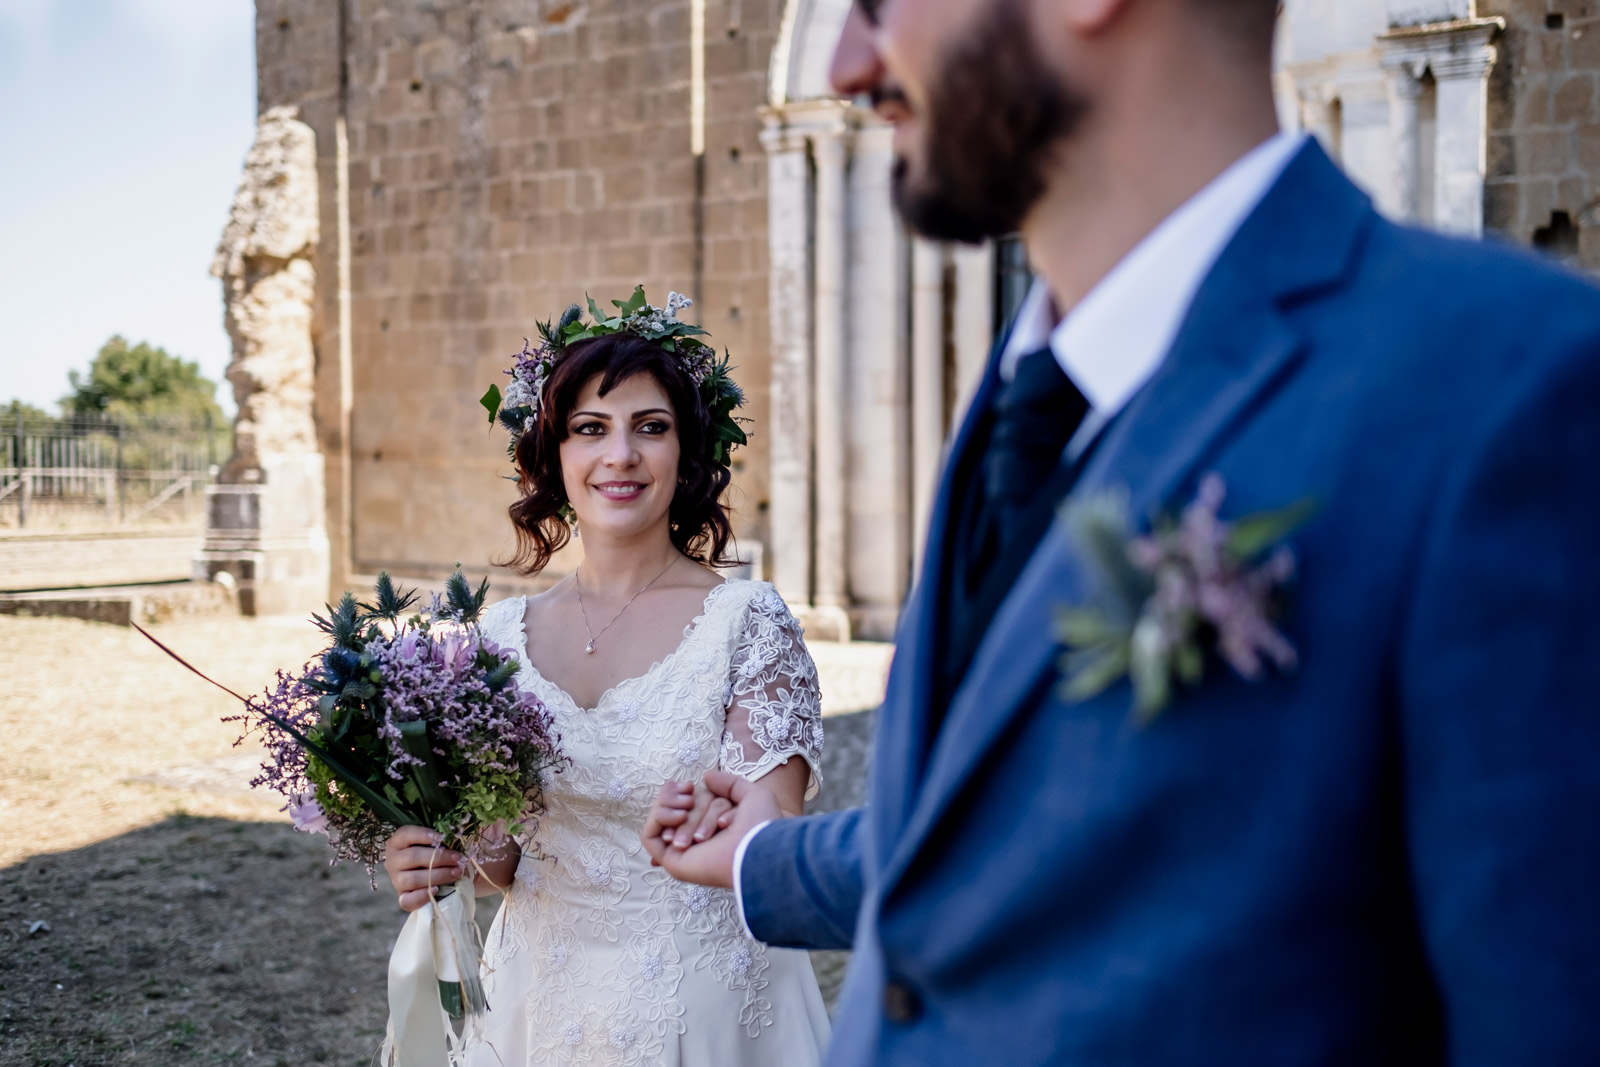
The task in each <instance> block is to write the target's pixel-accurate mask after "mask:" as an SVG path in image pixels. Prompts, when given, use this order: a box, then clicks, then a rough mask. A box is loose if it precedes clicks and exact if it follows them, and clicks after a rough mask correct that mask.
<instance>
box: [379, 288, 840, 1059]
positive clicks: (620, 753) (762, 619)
mask: <svg viewBox="0 0 1600 1067" xmlns="http://www.w3.org/2000/svg"><path fill="white" fill-rule="evenodd" d="M686 304H687V301H686V300H684V298H681V297H678V296H677V295H676V294H674V296H673V299H672V300H669V302H668V307H667V308H666V309H665V310H660V309H656V308H652V307H650V306H649V305H648V304H645V303H644V300H643V294H642V293H636V294H635V296H634V299H633V300H632V301H630V302H628V303H627V304H618V307H619V308H621V309H622V312H623V313H624V314H622V315H620V316H618V317H615V318H612V319H610V320H609V326H608V325H607V324H604V323H602V324H601V325H600V326H599V327H598V328H597V327H595V326H593V325H591V326H588V327H585V326H584V324H583V323H582V322H581V320H580V319H579V317H578V316H577V315H576V314H575V309H574V311H569V312H568V314H567V316H565V317H564V318H563V319H562V322H561V325H560V326H559V327H557V328H555V329H553V330H552V329H549V328H548V327H542V328H541V333H542V334H544V337H545V343H544V344H543V346H542V347H541V348H540V349H538V350H537V351H530V350H529V349H527V348H525V349H524V351H523V354H522V356H520V357H519V361H518V364H517V366H516V367H515V368H514V369H513V371H512V372H511V373H512V384H511V386H510V387H509V388H508V390H507V395H506V409H507V413H506V414H503V415H502V416H501V421H502V422H504V423H505V424H506V425H507V426H508V427H510V428H511V429H512V430H513V437H514V443H513V449H512V454H513V456H514V457H515V460H516V464H517V471H518V475H519V486H520V489H521V492H522V496H521V499H520V500H519V501H518V502H517V503H516V504H514V505H513V506H512V508H511V519H512V523H513V525H514V526H515V528H516V534H517V539H518V552H517V555H516V558H515V560H514V562H515V563H516V564H517V565H518V566H520V567H521V568H522V569H523V570H524V572H525V573H528V574H536V573H538V572H539V571H541V570H542V569H543V568H544V567H545V565H546V564H547V563H549V561H550V558H551V556H552V555H553V554H554V552H555V551H557V550H558V549H560V548H561V547H562V546H563V545H564V544H565V543H566V542H567V539H568V536H569V530H570V527H569V525H568V518H567V517H568V516H572V517H573V518H575V520H576V526H577V530H578V531H579V533H580V534H581V543H582V545H583V561H582V563H581V564H580V565H579V566H578V568H577V569H576V570H575V571H574V572H573V573H572V574H571V575H570V576H569V577H567V578H565V579H564V580H562V581H561V582H559V583H557V584H556V585H555V586H554V587H552V588H551V589H550V590H548V591H547V592H545V593H542V594H540V595H538V596H534V597H515V598H511V599H508V600H504V601H501V602H500V603H498V604H496V605H494V606H493V607H491V608H490V609H489V610H488V611H487V612H486V613H485V615H484V619H483V622H482V627H483V632H484V635H485V636H486V637H487V638H488V639H490V640H492V641H495V642H497V643H499V644H500V645H501V646H502V647H504V648H507V649H518V650H521V652H522V655H523V662H522V670H521V673H520V674H519V675H518V679H517V681H518V684H520V685H522V686H524V687H526V688H527V689H529V690H531V691H532V692H533V693H534V695H536V696H537V697H539V698H540V699H541V700H542V701H543V702H544V703H545V704H546V705H547V706H548V707H549V708H550V710H551V712H552V713H553V715H554V717H555V723H556V729H557V730H558V731H559V733H560V735H561V741H562V747H563V750H564V752H565V753H566V754H567V755H568V756H569V757H570V758H571V760H572V763H571V765H570V766H568V767H567V768H566V769H564V770H563V771H562V772H561V773H559V774H556V775H553V776H551V777H550V778H549V779H548V780H547V782H546V786H545V800H546V803H547V805H548V811H547V813H546V814H545V815H544V816H543V817H542V818H541V819H540V821H539V823H538V825H537V827H530V828H529V837H528V838H527V839H525V840H522V841H519V842H512V843H510V844H508V846H507V847H506V851H505V852H504V854H503V855H502V856H501V858H499V859H497V860H495V861H493V862H489V863H486V864H485V865H484V866H483V868H482V871H481V874H480V876H479V877H478V879H477V885H478V887H479V890H480V891H481V892H490V891H498V890H500V889H502V888H505V887H509V889H508V890H507V894H506V899H505V901H504V903H503V905H502V907H501V908H500V912H499V914H498V916H497V917H496V918H495V921H494V925H493V926H492V927H491V928H490V931H489V934H488V936H487V938H486V948H485V960H484V986H485V990H486V992H487V994H488V1000H489V1006H490V1011H489V1018H488V1026H487V1031H486V1034H487V1040H486V1041H485V1042H484V1043H483V1044H482V1045H479V1046H477V1047H476V1049H475V1050H473V1051H472V1052H470V1053H469V1056H468V1062H469V1063H471V1064H473V1065H474V1067H489V1065H504V1067H521V1065H525V1064H526V1065H532V1064H539V1065H544V1064H573V1065H580V1064H581V1065H585V1067H589V1065H599V1064H618V1065H621V1064H628V1065H635V1064H637V1065H646V1064H649V1065H656V1064H660V1065H682V1067H740V1065H762V1067H767V1065H771V1067H789V1065H794V1067H806V1065H813V1064H816V1063H818V1062H819V1061H820V1059H821V1050H822V1045H823V1043H824V1042H825V1040H826V1037H827V1033H828V1022H827V1015H826V1012H825V1011H824V1008H823V1004H822V998H821V996H820V994H819V993H818V990H817V984H816V980H815V978H814V977H813V975H812V971H811V964H810V960H809V958H808V957H807V956H806V954H805V953H803V952H798V951H793V950H786V949H774V948H768V947H767V946H765V945H762V944H761V943H759V942H757V941H754V940H752V939H751V938H750V937H749V936H748V935H747V934H746V933H745V931H744V929H743V926H742V923H741V920H740V918H739V916H738V913H737V911H736V910H735V902H734V898H733V895H732V894H731V893H729V892H727V891H724V890H711V889H705V888H702V887H700V886H692V885H686V884H682V883H679V882H677V881H674V880H673V879H672V878H671V877H670V876H669V875H667V874H666V872H665V871H663V870H661V869H660V868H658V867H653V866H652V865H651V862H650V857H649V855H648V854H647V853H646V852H645V851H644V849H643V847H642V845H641V844H640V840H639V830H638V828H639V826H640V824H641V823H643V822H644V821H645V819H646V817H647V815H648V813H649V810H650V807H651V805H652V803H653V802H654V800H655V798H656V794H657V791H658V790H659V789H660V787H661V784H662V783H663V782H664V781H667V780H681V779H698V778H699V777H700V776H701V775H702V774H703V773H704V772H705V771H706V770H707V769H709V768H713V767H717V768H721V769H723V770H727V771H732V772H734V773H737V774H739V775H741V776H742V777H745V778H749V779H753V780H755V782H756V784H757V785H758V786H759V787H760V788H762V789H765V790H768V791H769V792H770V793H771V794H772V796H773V798H774V799H775V800H776V801H777V804H778V806H779V808H780V809H782V810H783V812H784V813H785V814H790V815H794V814H799V812H800V809H801V804H802V801H803V799H804V798H805V796H806V794H807V791H808V789H809V790H811V791H814V790H815V788H816V767H817V764H818V760H819V757H820V753H821V746H822V725H821V720H820V709H819V704H818V692H817V677H816V669H815V667H814V666H813V664H812V662H811V658H810V656H809V655H808V654H807V652H806V650H805V646H804V644H803V643H802V641H801V632H800V627H799V625H798V624H797V623H796V622H795V620H794V618H793V616H792V615H790V613H789V611H788V608H787V607H786V606H785V605H784V602H783V600H782V599H781V598H779V596H778V594H777V592H776V591H775V590H774V589H773V588H772V587H771V586H770V585H768V584H766V583H764V582H753V581H724V580H722V578H721V577H720V576H718V575H717V573H716V572H715V571H713V570H712V569H711V567H713V566H717V565H726V563H727V562H729V561H728V557H727V556H726V552H727V548H728V543H729V541H730V539H731V531H730V527H729V522H728V515H727V511H726V510H725V509H724V507H723V505H722V503H721V501H720V498H721V495H722V493H723V491H724V490H725V489H726V487H727V485H728V481H729V471H728V450H729V447H730V445H731V444H732V443H738V442H741V441H742V440H743V434H742V433H740V432H739V431H738V429H737V426H736V424H735V423H734V422H733V420H732V419H731V417H730V412H731V410H732V408H733V407H734V406H735V405H736V403H737V401H738V400H739V399H740V397H739V394H738V390H737V386H734V385H733V384H732V383H731V382H730V381H729V380H728V379H727V377H726V371H727V367H726V363H725V362H719V361H717V360H716V359H715V357H714V353H712V352H711V350H710V349H709V348H706V347H705V346H703V345H702V344H701V343H700V342H698V341H696V340H693V335H694V334H696V333H698V332H699V331H698V330H697V329H696V328H694V327H692V326H688V325H687V324H680V323H677V322H676V312H677V310H678V308H679V307H682V306H686ZM590 307H591V310H595V309H594V305H593V304H592V303H591V305H590ZM596 317H597V318H599V316H598V315H597V316H596ZM568 338H573V340H572V341H571V343H570V344H569V343H565V342H566V341H567V339H568ZM668 342H671V345H670V350H669V346H668ZM492 392H493V391H492ZM714 821H715V814H713V813H703V821H702V822H701V823H699V824H698V825H702V826H704V828H705V831H706V832H707V833H710V832H714ZM436 840H437V835H435V834H433V833H432V831H430V830H428V829H426V828H424V827H405V828H402V829H401V830H399V831H398V832H396V833H395V835H394V836H393V837H392V838H391V839H390V841H389V842H388V846H387V848H386V859H385V863H384V867H385V869H386V870H387V871H388V873H389V877H390V879H391V881H392V882H393V884H394V888H395V890H396V892H397V893H398V894H399V898H400V906H401V907H402V908H404V909H406V910H407V911H410V910H414V909H416V908H418V907H420V906H421V905H422V904H423V902H424V901H425V900H426V899H427V894H428V892H429V887H430V886H434V885H441V884H446V883H449V882H453V881H454V880H456V879H457V878H459V877H461V873H460V872H461V864H462V863H463V862H464V861H463V860H462V858H461V857H460V856H459V855H458V854H456V853H454V852H449V851H441V850H440V849H438V848H437V847H436V845H435V842H436ZM513 878H514V881H513Z"/></svg>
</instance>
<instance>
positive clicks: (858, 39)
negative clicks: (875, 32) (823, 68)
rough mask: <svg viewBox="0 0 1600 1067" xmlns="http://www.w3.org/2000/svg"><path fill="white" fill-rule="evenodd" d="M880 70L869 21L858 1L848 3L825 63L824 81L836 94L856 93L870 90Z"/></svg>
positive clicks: (880, 61)
mask: <svg viewBox="0 0 1600 1067" xmlns="http://www.w3.org/2000/svg"><path fill="white" fill-rule="evenodd" d="M883 74H884V70H883V58H882V57H881V56H879V55H878V46H877V45H876V44H874V43H873V40H872V23H870V22H868V21H867V16H866V15H865V14H864V13H863V12H862V10H861V6H860V5H859V4H851V5H850V13H849V14H848V15H847V16H845V20H844V29H843V30H842V31H840V33H839V43H838V44H837V45H835V46H834V49H833V61H832V62H831V63H829V64H828V81H829V82H830V83H832V85H833V91H834V92H836V93H838V94H839V95H840V96H859V95H861V94H863V93H870V92H872V90H873V89H874V88H876V87H877V85H878V83H879V82H880V81H882V80H883Z"/></svg>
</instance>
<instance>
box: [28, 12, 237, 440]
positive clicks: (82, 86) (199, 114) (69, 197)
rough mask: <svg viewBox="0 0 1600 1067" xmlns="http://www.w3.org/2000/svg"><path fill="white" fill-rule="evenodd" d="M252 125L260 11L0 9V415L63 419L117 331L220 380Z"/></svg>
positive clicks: (224, 396) (229, 402)
mask: <svg viewBox="0 0 1600 1067" xmlns="http://www.w3.org/2000/svg"><path fill="white" fill-rule="evenodd" d="M254 127H255V5H254V3H253V2H252V0H0V402H5V401H9V400H11V399H12V398H14V397H17V398H21V399H23V400H26V401H28V402H29V403H33V404H37V405H39V406H41V407H46V408H50V409H52V410H53V408H54V405H55V402H56V401H57V400H58V399H59V398H60V397H61V396H62V394H64V393H65V392H66V391H67V371H68V370H69V369H81V368H83V367H85V366H87V364H88V362H89V360H90V359H91V358H92V357H93V356H94V353H95V351H96V350H97V349H98V348H99V347H100V345H101V344H103V343H104V342H105V340H106V338H108V337H109V336H111V335H112V334H114V333H121V334H123V335H124V336H126V337H128V338H129V339H130V340H133V341H140V340H147V341H149V342H151V343H152V344H157V345H161V346H163V347H165V348H166V349H167V350H168V351H170V352H173V353H175V354H178V355H181V356H183V357H185V358H186V359H192V360H196V361H198V362H199V363H200V365H201V367H202V369H203V370H204V372H205V373H206V375H207V377H210V378H211V379H212V380H214V381H217V382H219V383H220V382H221V381H222V378H221V375H222V370H223V368H224V367H225V366H226V365H227V362H228V335H227V333H226V332H225V331H224V330H223V328H222V300H221V295H220V289H219V283H218V282H217V280H216V279H214V278H212V277H211V276H210V274H209V273H208V271H209V269H210V265H211V257H212V253H213V252H214V250H215V248H216V243H217V238H218V236H219V235H220V234H221V232H222V227H223V224H224V223H225V222H226V221H227V218H228V206H229V204H230V203H231V201H232V199H233V190H234V186H235V184H236V183H237V181H238V177H239V171H240V167H241V165H242V164H243V162H244V156H245V153H246V152H247V151H248V150H249V148H250V141H251V138H252V136H253V134H254ZM218 399H219V400H221V401H222V403H223V405H224V407H226V408H227V409H228V410H230V411H231V410H232V407H233V397H232V394H231V391H230V390H229V389H228V388H227V386H226V385H223V387H222V388H221V389H219V390H218Z"/></svg>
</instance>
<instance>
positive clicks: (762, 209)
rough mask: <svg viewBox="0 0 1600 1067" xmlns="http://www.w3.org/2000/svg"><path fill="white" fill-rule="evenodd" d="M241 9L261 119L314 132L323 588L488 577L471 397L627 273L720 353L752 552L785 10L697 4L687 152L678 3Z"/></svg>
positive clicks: (688, 13)
mask: <svg viewBox="0 0 1600 1067" xmlns="http://www.w3.org/2000/svg"><path fill="white" fill-rule="evenodd" d="M256 6H257V39H258V41H257V51H258V67H259V72H258V77H259V84H260V105H261V107H262V108H263V109H264V108H266V107H270V106H273V105H276V104H285V103H288V104H295V105H297V106H299V107H300V109H301V118H302V120H303V121H305V122H307V123H308V124H309V125H311V126H312V128H313V129H314V130H316V131H317V135H318V156H319V168H320V177H321V184H322V192H323V195H322V201H321V202H322V204H323V205H324V206H323V214H324V219H323V225H322V234H323V240H322V242H321V244H320V245H319V248H318V252H317V277H318V296H317V309H316V314H317V321H316V340H317V355H318V372H317V397H318V408H317V415H318V428H319V435H320V439H321V442H322V444H323V450H324V454H325V455H326V456H327V457H328V477H327V483H328V490H327V495H328V500H329V507H328V525H329V533H330V539H331V540H332V542H333V551H334V559H335V577H334V583H335V585H336V586H337V585H339V584H341V583H342V582H345V581H348V580H349V578H350V577H351V575H352V574H354V575H360V574H369V573H371V572H372V571H374V570H376V569H378V568H379V567H388V568H390V569H392V570H394V571H396V572H397V573H403V574H409V575H413V576H417V577H427V576H435V575H438V574H439V573H441V572H445V571H448V569H449V568H450V567H452V566H453V565H454V564H455V563H456V562H457V561H460V562H461V563H463V564H464V565H466V566H467V567H468V568H469V569H478V570H481V569H482V568H484V567H485V566H486V565H487V563H488V561H489V560H490V559H491V558H493V557H496V556H498V555H501V554H503V553H505V552H506V551H507V550H508V549H509V548H510V547H511V544H512V540H511V537H510V533H509V526H508V524H507V521H506V519H505V512H504V509H505V506H506V504H507V503H509V502H510V501H511V499H512V497H513V490H512V488H511V486H510V484H509V483H508V482H506V481H504V480H503V479H502V475H504V474H506V473H507V472H508V470H509V468H508V466H507V463H506V460H505V455H504V447H505V438H504V436H503V434H502V433H501V432H499V431H498V430H495V431H491V430H490V429H489V427H488V426H487V425H486V423H485V420H484V416H483V412H482V409H481V408H478V407H477V405H476V398H477V397H478V396H479V395H480V394H482V392H483V391H484V389H485V388H486V387H487V386H488V385H489V384H490V383H491V382H499V381H501V378H500V371H501V370H502V369H503V368H504V367H505V366H507V365H508V364H509V361H510V357H511V354H512V353H514V352H515V351H516V350H517V349H518V348H520V347H521V344H522V339H523V338H524V337H526V336H529V335H532V334H533V333H534V325H533V324H534V321H535V319H538V318H545V317H549V316H551V315H559V314H560V312H561V310H562V309H563V308H564V307H565V306H566V304H567V303H568V302H570V301H572V300H574V299H580V300H581V298H582V297H583V295H584V293H586V292H587V293H590V294H593V295H594V296H595V297H596V298H597V299H609V298H612V297H617V298H622V297H626V295H627V294H628V293H629V292H630V291H631V290H632V287H633V286H634V285H635V284H639V283H642V284H644V285H645V287H646V290H647V291H648V293H649V294H650V296H651V297H652V299H653V300H655V302H657V303H662V302H664V300H665V297H666V294H667V291H668V290H669V289H674V290H678V291H680V292H686V293H689V294H690V295H692V296H694V297H695V298H696V307H695V308H694V309H693V311H691V312H690V313H688V315H687V316H686V317H691V318H697V320H698V321H699V322H700V323H701V324H702V325H704V326H705V327H706V328H707V329H709V330H710V331H711V334H712V339H713V340H714V341H715V342H716V343H717V344H718V345H719V346H720V347H726V348H728V349H729V350H730V351H731V352H732V355H733V361H734V363H735V365H736V366H737V367H738V371H737V377H738V378H739V379H740V381H741V382H742V383H743V384H744V385H745V387H746V389H747V392H748V394H749V398H750V402H749V405H748V410H747V411H746V414H747V415H748V416H749V417H750V418H752V419H753V420H754V424H753V426H752V430H753V431H754V432H753V434H752V443H751V446H750V447H749V448H747V449H745V450H742V451H741V453H740V454H739V456H738V457H736V458H737V464H736V469H735V481H734V486H735V489H734V493H733V498H732V499H733V503H734V505H735V507H736V509H737V514H736V519H735V529H736V532H737V533H738V534H739V535H740V536H741V537H746V538H755V539H760V538H761V537H762V536H763V517H764V511H765V500H766V477H767V461H766V444H765V440H764V437H763V434H762V430H763V427H764V426H765V425H766V415H767V411H766V404H767V392H768V373H767V365H768V354H767V348H768V328H767V296H766V294H767V267H766V258H767V252H766V248H767V240H766V218H767V211H766V195H765V180H766V160H765V156H764V153H763V151H762V149H761V146H760V142H759V139H758V136H759V133H760V120H759V119H758V117H757V114H756V113H757V109H758V108H759V107H760V106H761V104H762V103H763V102H764V100H765V96H766V71H767V63H768V58H769V56H770V54H771V50H772V46H773V43H774V40H775V38H776V34H777V31H778V23H779V19H780V17H781V6H782V5H781V2H780V0H705V19H704V26H705V36H704V41H705V45H704V57H705V64H704V71H705V76H704V92H705V96H704V99H705V104H704V116H705V119H704V149H705V150H704V154H703V157H701V158H700V159H697V158H696V157H695V155H694V153H693V152H692V150H691V149H692V144H691V136H692V130H691V107H692V104H693V85H692V79H691V66H692V44H691V41H692V38H691V26H692V7H691V3H690V2H689V0H663V2H651V0H587V2H572V0H341V2H340V3H329V2H327V0H257V5H256ZM341 119H342V124H343V126H344V130H345V134H344V136H345V145H346V146H347V147H346V151H345V154H344V156H343V158H341V155H340V141H339V127H340V125H341ZM346 237H347V244H343V245H341V241H343V240H345V239H346ZM341 278H342V279H343V282H342V283H341ZM342 285H343V286H347V287H348V292H347V297H346V298H345V300H344V301H343V302H341V293H340V290H341V287H342ZM341 322H344V323H346V324H347V326H348V330H347V336H341ZM341 345H342V346H344V348H343V353H342V354H341ZM502 384H503V383H502ZM346 411H348V415H346ZM346 420H347V421H348V426H349V435H348V440H346V439H345V436H344V434H343V431H342V427H343V426H344V425H345V423H346ZM345 455H348V457H349V470H348V489H346V488H344V487H345V485H346V472H345V470H344V460H343V458H342V457H343V456H345ZM341 561H342V562H343V568H342V569H343V573H341ZM568 562H569V563H570V560H569V561H568Z"/></svg>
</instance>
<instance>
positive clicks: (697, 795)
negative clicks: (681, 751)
mask: <svg viewBox="0 0 1600 1067" xmlns="http://www.w3.org/2000/svg"><path fill="white" fill-rule="evenodd" d="M782 814H783V812H782V811H781V810H780V808H779V806H778V801H777V798H776V797H774V796H773V795H772V794H771V793H769V792H767V791H766V790H765V789H762V788H760V787H758V786H755V785H753V784H751V783H750V782H748V781H746V780H745V779H743V778H740V777H739V776H738V775H735V774H729V773H728V772H726V771H718V770H710V771H707V772H706V776H705V782H704V784H702V785H700V786H696V785H694V784H693V783H691V782H668V783H667V784H666V785H664V786H662V787H661V793H660V795H659V796H658V797H657V798H656V803H655V806H654V807H652V808H651V809H650V818H649V819H648V820H646V822H645V824H644V829H643V830H641V831H640V833H639V839H640V840H641V841H643V842H644V847H645V849H646V850H647V851H648V852H649V853H650V859H651V862H652V863H654V864H655V865H657V866H660V867H664V868H666V871H667V873H668V874H670V875H672V876H673V877H674V878H676V879H678V880H679V881H681V882H694V883H697V884H699V885H705V886H711V887H713V888H718V889H731V888H733V854H734V852H735V851H736V850H737V849H738V847H739V842H740V841H743V840H744V837H745V835H746V834H748V833H749V832H750V831H751V830H753V829H755V828H756V827H757V826H759V825H760V824H761V823H764V822H768V821H770V820H772V819H776V818H780V817H781V816H782Z"/></svg>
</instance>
